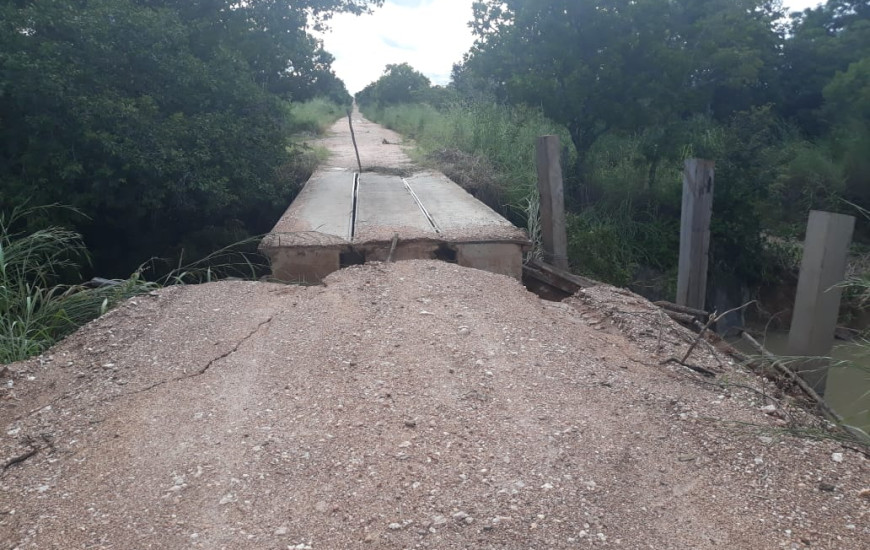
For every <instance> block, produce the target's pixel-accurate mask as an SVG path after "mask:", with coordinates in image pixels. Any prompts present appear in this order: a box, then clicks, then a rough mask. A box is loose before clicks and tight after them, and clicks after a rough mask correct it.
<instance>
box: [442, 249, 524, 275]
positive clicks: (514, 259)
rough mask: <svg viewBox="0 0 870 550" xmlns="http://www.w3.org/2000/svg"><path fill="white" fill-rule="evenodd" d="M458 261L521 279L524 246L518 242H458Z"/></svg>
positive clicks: (467, 265) (464, 264) (464, 265)
mask: <svg viewBox="0 0 870 550" xmlns="http://www.w3.org/2000/svg"><path fill="white" fill-rule="evenodd" d="M455 246H456V262H457V263H458V264H459V265H461V266H463V267H473V268H474V269H480V270H483V271H489V272H490V273H500V274H502V275H507V276H509V277H513V278H514V279H519V280H521V279H522V278H523V247H522V245H521V244H518V243H511V242H500V243H499V242H489V243H458V244H456V245H455Z"/></svg>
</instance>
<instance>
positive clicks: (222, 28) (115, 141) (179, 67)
mask: <svg viewBox="0 0 870 550" xmlns="http://www.w3.org/2000/svg"><path fill="white" fill-rule="evenodd" d="M374 3H377V2H364V1H361V0H305V1H303V2H294V3H292V5H291V4H290V3H287V2H280V1H278V0H251V1H248V2H244V3H238V2H235V1H229V0H193V1H191V0H183V1H182V0H83V1H80V2H68V1H63V0H44V1H43V0H40V1H39V2H32V1H26V0H18V1H13V0H0V207H3V208H5V207H8V206H10V205H19V204H22V203H23V202H24V201H30V203H31V204H37V205H38V204H51V203H56V202H57V203H62V204H69V205H72V206H75V207H76V208H78V209H79V210H81V211H82V212H84V213H86V214H87V215H88V216H89V217H90V221H88V222H86V223H76V224H75V227H76V228H77V229H78V230H79V231H80V232H82V233H83V234H84V235H85V238H86V242H87V243H88V246H89V247H91V248H92V249H93V250H94V257H95V262H96V264H97V265H98V266H100V267H101V268H102V269H103V270H104V271H103V273H102V274H108V275H126V274H128V273H129V271H130V270H132V269H133V268H135V267H136V266H137V265H138V264H139V263H141V262H142V261H143V260H145V259H147V258H148V257H150V256H153V255H163V254H167V253H169V252H171V251H172V250H173V249H177V248H178V247H179V246H180V244H181V243H182V242H183V241H184V240H185V238H186V237H187V236H189V235H191V234H193V233H195V232H198V231H201V230H202V228H204V227H217V228H220V230H219V231H217V232H223V233H226V234H228V235H231V236H236V238H240V237H242V236H245V235H247V234H257V233H262V232H265V231H266V230H268V229H269V225H270V224H271V222H272V221H274V218H275V217H276V216H277V215H278V213H280V210H281V209H283V208H284V207H285V206H286V204H287V203H288V202H289V200H290V198H291V196H292V195H291V194H292V193H293V192H294V184H295V183H296V182H295V181H293V180H292V178H288V177H287V176H286V174H287V170H286V169H283V168H282V167H283V166H285V165H288V164H291V163H292V161H293V159H292V158H291V157H290V155H289V153H288V151H287V148H286V136H287V133H288V125H287V123H288V120H287V118H286V112H287V111H286V109H285V108H284V105H283V103H284V101H285V100H286V99H288V98H292V97H294V96H296V95H299V96H304V95H305V94H307V93H314V92H315V91H316V90H317V89H320V90H322V91H324V92H327V93H330V92H332V93H336V94H338V95H339V96H340V95H341V92H342V91H344V92H345V93H346V90H344V88H343V84H340V81H337V79H336V78H335V77H334V74H333V73H332V72H331V68H330V66H329V65H330V63H331V61H332V58H331V56H329V55H328V54H326V53H325V52H323V50H322V48H321V47H320V44H319V42H317V41H316V40H314V39H313V38H312V37H311V36H310V35H309V34H308V32H307V30H306V28H307V26H308V25H309V24H324V23H325V22H326V21H327V20H328V16H329V14H330V13H332V12H333V11H334V10H347V11H356V12H358V11H360V10H362V9H364V8H365V7H366V6H367V5H368V4H374ZM312 18H313V19H312ZM54 221H56V222H57V221H61V222H63V221H69V220H54ZM228 238H232V237H228ZM215 244H216V245H218V244H225V243H219V242H216V243H215Z"/></svg>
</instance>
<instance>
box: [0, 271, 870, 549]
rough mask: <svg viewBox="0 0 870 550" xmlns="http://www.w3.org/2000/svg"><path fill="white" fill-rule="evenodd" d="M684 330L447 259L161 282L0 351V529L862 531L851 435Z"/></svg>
mask: <svg viewBox="0 0 870 550" xmlns="http://www.w3.org/2000/svg"><path fill="white" fill-rule="evenodd" d="M691 338H693V335H690V334H688V333H686V332H685V331H684V330H683V329H682V328H680V327H679V326H677V325H675V324H673V323H672V322H671V321H670V320H669V319H668V318H666V317H664V316H663V315H661V314H660V312H659V311H658V310H657V309H656V308H655V307H654V306H652V305H651V304H649V303H648V302H646V301H645V300H643V299H641V298H638V297H637V296H635V295H633V294H630V293H627V292H625V291H621V290H617V289H614V288H610V287H597V288H593V289H588V290H587V291H585V292H584V293H581V294H579V295H578V296H576V297H573V298H570V299H569V300H567V301H566V302H565V303H549V302H544V301H541V300H540V299H538V298H537V297H536V296H534V295H533V294H531V293H529V292H527V291H526V290H525V289H524V288H523V287H522V286H521V285H520V284H519V283H518V282H516V281H514V280H512V279H510V278H507V277H504V276H500V275H494V274H490V273H486V272H482V271H476V270H471V269H464V268H460V267H458V266H455V265H451V264H446V263H439V262H426V261H411V262H400V263H396V264H373V265H367V266H362V267H354V268H348V269H346V270H343V271H340V272H336V273H334V274H332V275H331V276H330V277H329V278H328V279H327V280H326V285H325V286H322V287H295V286H281V285H274V284H266V283H254V282H222V283H212V284H207V285H201V286H191V287H176V288H168V289H165V290H162V291H159V292H156V293H154V294H153V295H149V296H144V297H141V298H138V299H135V300H131V301H129V302H127V303H126V304H124V305H123V306H122V307H120V308H119V309H117V310H115V311H113V312H111V313H109V314H108V315H106V316H104V317H103V318H101V319H98V320H97V321H95V322H93V323H91V324H89V325H88V326H86V327H84V328H83V329H81V330H80V331H79V332H77V333H76V334H75V335H73V336H72V337H70V338H68V339H67V340H66V341H64V342H63V343H61V344H60V345H58V346H56V347H55V348H54V349H53V350H52V351H51V353H50V354H48V355H46V356H44V357H41V358H38V359H34V360H31V361H28V362H23V363H17V364H14V365H11V366H10V367H9V369H8V371H7V372H5V373H4V374H3V376H2V380H0V382H2V383H3V385H2V388H3V389H2V390H0V391H2V393H0V427H2V428H3V438H2V445H0V460H2V461H3V464H6V465H7V466H6V467H5V468H4V469H3V471H2V474H0V495H2V497H0V547H3V548H22V549H23V548H234V549H238V548H266V549H272V548H273V549H278V548H280V549H285V548H311V549H324V550H326V549H344V548H360V547H367V548H396V549H399V548H426V547H428V548H578V547H580V548H584V547H622V548H656V549H663V548H714V547H715V548H729V549H740V548H746V549H757V548H828V549H832V550H833V549H863V548H867V547H868V546H870V521H868V517H870V500H868V498H867V496H868V495H867V489H868V485H870V462H868V460H867V458H866V457H865V456H863V455H862V454H860V453H857V452H854V451H851V450H848V449H845V448H843V447H841V446H839V445H837V444H835V443H833V442H831V441H813V440H809V439H802V438H796V437H793V436H791V435H788V434H787V433H786V432H785V430H784V427H785V425H786V423H787V421H790V417H789V416H788V414H787V413H785V412H783V408H784V407H785V406H786V402H785V401H780V400H777V399H776V398H775V394H771V393H770V390H771V388H769V387H768V388H766V389H765V388H762V386H761V385H760V382H759V381H758V380H757V379H756V378H754V377H751V376H749V375H746V374H745V373H743V372H741V370H740V369H739V368H737V367H734V366H732V365H730V364H729V362H728V360H727V359H726V358H724V357H721V356H718V355H714V352H713V351H712V349H708V348H704V346H699V347H698V348H697V351H695V352H694V355H693V359H694V361H695V362H696V364H697V365H698V366H703V367H705V368H706V369H709V370H712V371H714V372H717V373H718V374H717V377H716V378H715V379H708V378H703V377H701V376H700V375H698V374H696V373H694V372H692V371H689V370H687V369H685V368H683V367H680V366H676V365H674V364H673V363H671V364H669V365H667V366H662V365H661V362H662V361H663V360H665V359H667V358H668V357H669V356H673V355H677V356H681V355H682V353H683V352H684V351H685V349H686V348H687V346H688V344H687V342H686V339H691ZM765 395H766V396H767V397H765ZM766 405H768V406H769V405H773V406H774V407H775V410H771V409H768V411H769V412H768V413H766V412H764V411H763V410H762V407H763V406H766ZM862 491H863V492H862Z"/></svg>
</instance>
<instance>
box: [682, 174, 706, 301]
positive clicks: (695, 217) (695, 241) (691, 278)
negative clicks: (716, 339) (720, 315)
mask: <svg viewBox="0 0 870 550" xmlns="http://www.w3.org/2000/svg"><path fill="white" fill-rule="evenodd" d="M714 166H715V163H714V162H713V161H712V160H701V159H686V164H685V168H684V170H683V210H682V213H681V219H680V263H679V273H678V275H677V299H676V303H677V304H679V305H681V306H688V307H693V308H695V309H705V307H704V305H705V301H706V295H707V262H708V259H709V254H710V217H711V215H712V213H713V169H714Z"/></svg>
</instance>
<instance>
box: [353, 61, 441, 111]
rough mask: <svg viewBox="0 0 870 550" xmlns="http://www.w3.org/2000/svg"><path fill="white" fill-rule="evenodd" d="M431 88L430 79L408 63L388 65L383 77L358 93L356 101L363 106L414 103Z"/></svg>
mask: <svg viewBox="0 0 870 550" xmlns="http://www.w3.org/2000/svg"><path fill="white" fill-rule="evenodd" d="M430 87H431V82H430V81H429V79H428V78H427V77H426V76H425V75H424V74H423V73H420V72H418V71H416V70H414V68H413V67H411V66H410V65H408V64H407V63H400V64H396V65H387V66H386V68H385V69H384V74H383V76H381V77H380V78H379V79H378V80H376V81H375V82H372V83H371V84H369V85H368V86H366V87H365V88H363V89H362V91H360V92H358V93H357V95H356V99H357V101H358V102H359V103H360V104H361V105H366V104H379V105H395V104H399V103H412V102H414V101H419V100H420V98H421V97H422V96H423V94H425V93H426V92H427V91H428V90H429V88H430Z"/></svg>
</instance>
